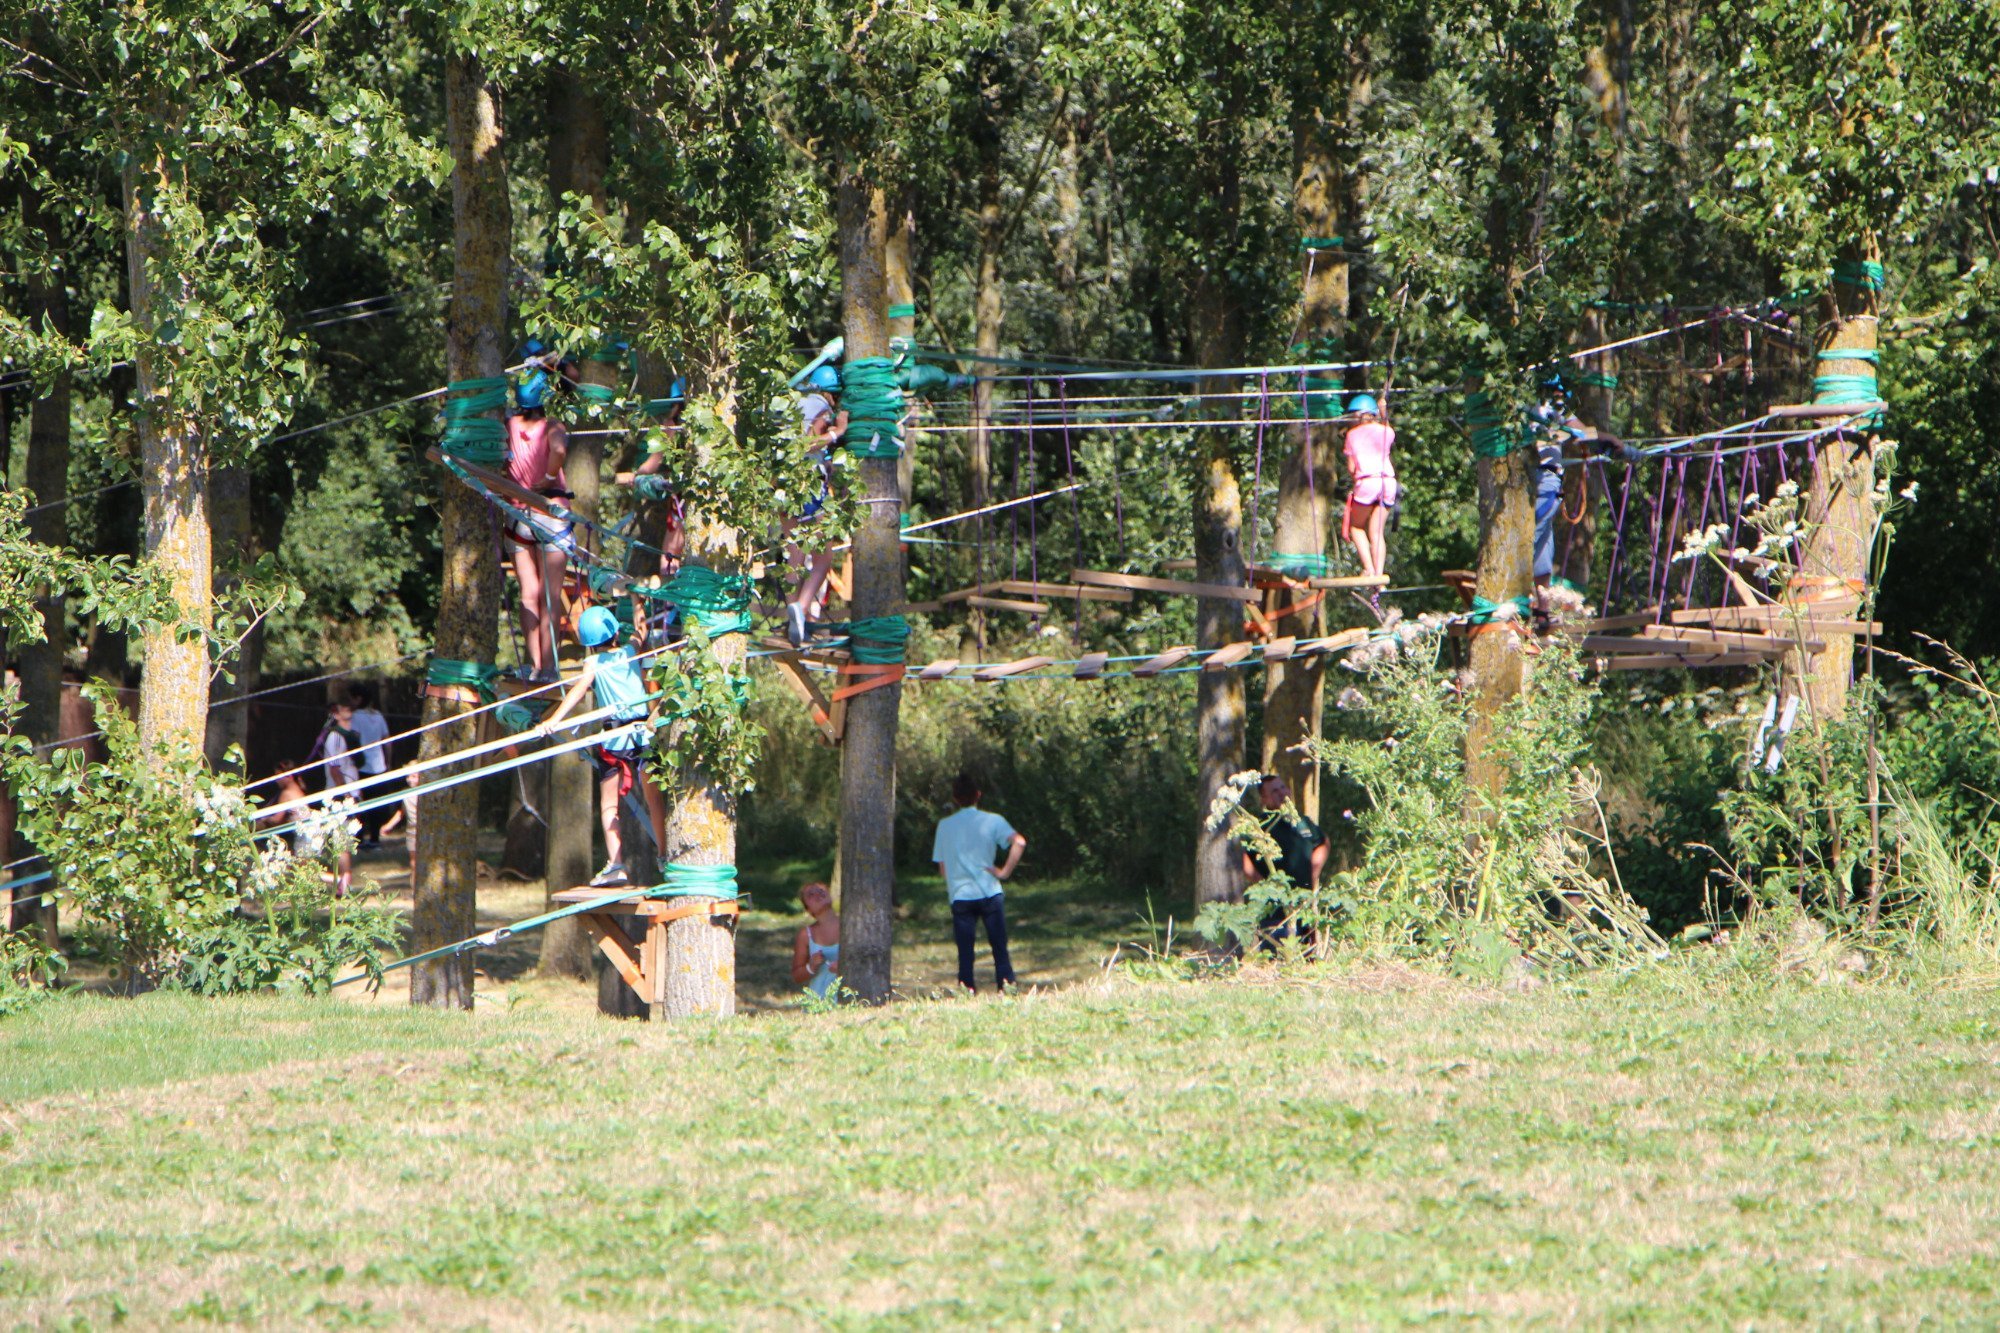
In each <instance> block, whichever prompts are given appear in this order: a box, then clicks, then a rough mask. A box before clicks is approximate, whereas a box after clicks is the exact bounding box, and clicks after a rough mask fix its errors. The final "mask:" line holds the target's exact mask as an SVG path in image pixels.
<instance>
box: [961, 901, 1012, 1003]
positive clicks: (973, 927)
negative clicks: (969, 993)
mask: <svg viewBox="0 0 2000 1333" xmlns="http://www.w3.org/2000/svg"><path fill="white" fill-rule="evenodd" d="M981 921H984V922H985V923H986V943H987V944H988V945H990V946H991V947H992V949H993V978H994V983H993V984H994V985H996V986H1006V985H1011V984H1013V981H1014V964H1013V963H1012V962H1011V961H1010V960H1009V959H1008V957H1007V899H1006V897H1005V895H1003V894H998V893H996V894H993V895H991V896H990V897H986V898H969V899H958V900H956V901H954V902H953V903H952V905H951V933H952V936H953V938H955V939H956V940H957V941H958V983H959V985H961V986H964V987H965V988H966V989H967V990H978V989H979V987H978V985H977V984H976V983H975V982H974V981H973V979H972V946H973V942H974V940H975V939H976V938H977V935H978V928H979V923H980V922H981Z"/></svg>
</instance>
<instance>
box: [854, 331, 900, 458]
mask: <svg viewBox="0 0 2000 1333" xmlns="http://www.w3.org/2000/svg"><path fill="white" fill-rule="evenodd" d="M840 405H841V406H842V407H844V408H845V409H847V433H846V434H844V435H842V436H841V437H840V442H841V443H842V444H843V445H844V446H846V448H847V451H848V452H849V453H851V454H853V455H854V456H855V457H856V458H898V457H901V456H902V453H903V391H902V389H901V388H899V387H898V386H897V384H896V363H895V362H894V361H892V360H890V359H889V358H888V357H886V356H859V357H855V358H854V359H853V360H852V361H849V362H847V363H846V364H845V365H843V366H842V367H841V368H840Z"/></svg>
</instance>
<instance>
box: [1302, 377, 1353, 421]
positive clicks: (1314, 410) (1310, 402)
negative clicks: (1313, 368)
mask: <svg viewBox="0 0 2000 1333" xmlns="http://www.w3.org/2000/svg"><path fill="white" fill-rule="evenodd" d="M1340 392H1341V385H1340V381H1339V380H1335V379H1328V378H1326V377H1325V376H1323V375H1308V376H1306V383H1305V395H1304V396H1305V400H1306V415H1307V416H1308V417H1311V418H1312V419H1314V420H1316V421H1331V420H1333V419H1334V418H1336V417H1338V416H1339V415H1340V414H1341V413H1342V412H1344V411H1345V410H1346V409H1345V408H1343V407H1342V406H1341V405H1340Z"/></svg>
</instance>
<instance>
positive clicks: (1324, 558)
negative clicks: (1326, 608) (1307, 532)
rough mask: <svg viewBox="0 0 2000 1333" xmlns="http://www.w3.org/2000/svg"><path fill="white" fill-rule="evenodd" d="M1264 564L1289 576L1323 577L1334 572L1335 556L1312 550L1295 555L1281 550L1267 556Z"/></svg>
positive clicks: (1300, 577)
mask: <svg viewBox="0 0 2000 1333" xmlns="http://www.w3.org/2000/svg"><path fill="white" fill-rule="evenodd" d="M1264 566H1265V568H1267V569H1275V570H1277V571H1278V572H1279V573H1280V574H1283V575H1285V576H1286V577H1287V578H1294V579H1323V578H1327V577H1329V576H1331V575H1332V573H1333V557H1332V556H1328V555H1315V554H1312V553H1310V552H1307V553H1303V554H1298V555H1294V554H1292V553H1291V552H1289V551H1280V552H1277V553H1276V554H1274V555H1270V556H1266V557H1265V559H1264Z"/></svg>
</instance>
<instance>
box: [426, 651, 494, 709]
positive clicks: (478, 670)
mask: <svg viewBox="0 0 2000 1333" xmlns="http://www.w3.org/2000/svg"><path fill="white" fill-rule="evenodd" d="M499 679H500V668H499V667H497V666H492V665H490V664H488V663H485V662H460V661H457V660H455V659H453V658H449V657H433V658H432V659H431V664H430V668H429V670H427V671H426V672H425V673H424V682H425V683H426V684H429V685H459V686H464V687H465V688H467V689H473V690H477V691H479V697H480V698H482V699H484V700H485V701H486V702H487V703H494V702H496V701H497V700H498V699H499V698H500V690H499V687H498V686H496V685H495V684H494V682H495V681H497V680H499Z"/></svg>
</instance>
